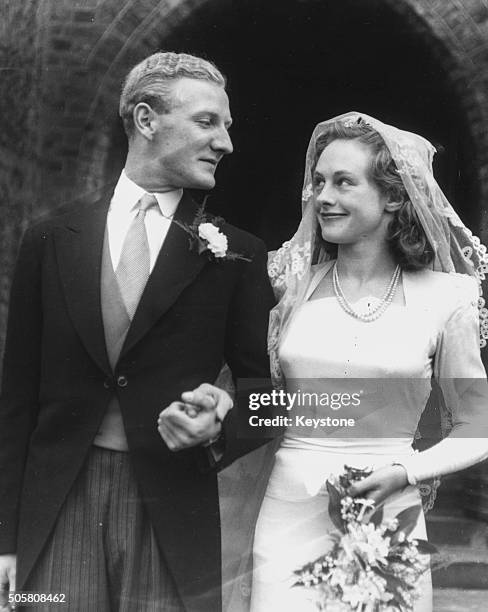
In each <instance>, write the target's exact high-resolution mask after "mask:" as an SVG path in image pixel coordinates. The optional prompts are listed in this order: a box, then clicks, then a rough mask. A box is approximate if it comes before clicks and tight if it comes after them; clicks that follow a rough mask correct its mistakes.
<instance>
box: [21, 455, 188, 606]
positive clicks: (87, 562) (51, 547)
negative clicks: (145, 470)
mask: <svg viewBox="0 0 488 612" xmlns="http://www.w3.org/2000/svg"><path fill="white" fill-rule="evenodd" d="M24 590H25V591H36V592H38V593H64V594H65V595H66V600H65V603H62V604H61V603H60V604H54V603H51V604H44V605H39V604H38V605H36V606H31V607H29V608H26V609H28V610H35V611H36V612H51V611H52V612H95V611H96V612H160V611H164V612H184V607H183V605H182V603H181V600H180V598H179V596H178V592H177V589H176V586H175V583H174V580H173V578H172V576H171V574H170V572H169V571H168V568H167V567H166V565H165V560H164V558H163V556H162V554H161V553H160V551H159V549H158V545H157V542H156V539H155V536H154V532H153V529H152V526H151V524H150V522H149V519H148V517H147V515H146V512H145V510H144V508H143V505H142V502H141V501H140V497H139V493H138V489H137V483H136V481H135V478H134V475H133V473H132V468H131V465H130V460H129V456H128V453H122V452H117V451H112V450H107V449H103V448H98V447H92V449H91V451H90V453H89V456H88V459H87V462H86V464H85V466H84V468H83V469H82V471H81V473H80V475H79V476H78V478H77V480H76V482H75V484H74V485H73V488H72V490H71V491H70V493H69V495H68V497H67V499H66V501H65V503H64V505H63V508H62V510H61V512H60V515H59V517H58V519H57V521H56V525H55V528H54V531H53V533H52V534H51V536H50V538H49V540H48V542H47V544H46V547H45V548H44V550H43V552H42V554H41V557H40V558H39V560H38V562H37V563H36V566H35V568H34V570H33V572H32V574H31V575H30V577H29V578H28V581H27V585H26V586H25V588H24Z"/></svg>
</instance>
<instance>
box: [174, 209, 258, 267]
mask: <svg viewBox="0 0 488 612" xmlns="http://www.w3.org/2000/svg"><path fill="white" fill-rule="evenodd" d="M174 222H175V223H176V224H177V225H179V226H180V227H181V228H182V229H183V230H184V231H185V232H186V233H187V234H188V235H189V241H190V249H196V250H197V251H198V254H199V255H205V254H206V255H208V256H209V257H210V258H211V259H214V260H215V261H226V260H230V261H235V260H237V259H241V260H243V261H251V260H250V259H249V258H248V257H244V255H241V254H240V253H234V252H233V251H229V241H228V239H227V236H226V235H225V234H224V232H223V231H222V230H221V229H220V227H219V226H222V225H223V224H224V223H225V221H224V219H222V217H212V216H211V215H208V214H207V213H206V212H205V202H204V203H203V204H202V206H201V207H200V208H199V209H198V211H197V214H196V215H195V218H194V219H193V221H192V223H191V224H190V225H188V224H187V223H182V222H181V221H176V220H174Z"/></svg>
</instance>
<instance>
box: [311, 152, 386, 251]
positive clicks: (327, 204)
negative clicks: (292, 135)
mask: <svg viewBox="0 0 488 612" xmlns="http://www.w3.org/2000/svg"><path fill="white" fill-rule="evenodd" d="M371 156H372V153H371V151H370V149H369V147H368V146H367V145H364V144H362V143H360V142H358V141H355V140H334V141H332V142H331V143H330V144H329V145H327V146H326V147H325V149H324V150H323V151H322V154H321V155H320V157H319V160H318V162H317V166H316V168H315V172H314V174H313V192H314V204H315V209H316V213H317V218H318V222H319V225H320V228H321V231H322V238H323V239H324V240H326V241H327V242H331V243H333V244H356V243H359V242H365V241H367V242H371V241H374V242H382V241H384V239H385V236H386V231H387V227H388V223H389V221H390V218H391V217H390V215H388V214H387V213H386V212H385V205H386V204H387V202H388V198H387V196H385V195H383V194H382V193H381V192H380V190H379V188H378V187H377V186H376V184H375V183H374V182H373V179H372V178H370V167H371Z"/></svg>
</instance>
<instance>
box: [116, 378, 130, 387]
mask: <svg viewBox="0 0 488 612" xmlns="http://www.w3.org/2000/svg"><path fill="white" fill-rule="evenodd" d="M128 382H129V381H128V380H127V378H126V377H125V376H118V377H117V384H118V385H119V387H127V384H128Z"/></svg>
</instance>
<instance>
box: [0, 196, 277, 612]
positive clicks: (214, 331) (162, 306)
mask: <svg viewBox="0 0 488 612" xmlns="http://www.w3.org/2000/svg"><path fill="white" fill-rule="evenodd" d="M110 196H111V194H110V193H109V194H106V195H105V197H104V198H102V200H101V201H100V202H98V203H97V204H96V205H92V206H89V207H82V208H81V209H79V210H77V211H75V212H70V213H67V214H64V215H61V216H58V217H55V218H53V219H49V220H47V221H44V222H41V223H40V224H37V225H36V226H34V227H33V228H31V229H30V230H28V232H27V233H26V236H25V238H24V241H23V244H22V247H21V251H20V255H19V260H18V264H17V269H16V273H15V277H14V282H13V287H12V293H11V305H10V315H9V323H8V334H7V344H6V351H5V359H4V375H3V376H4V377H3V390H2V395H1V405H0V469H1V482H0V552H4V553H7V552H14V551H17V555H18V559H19V566H18V582H17V585H18V586H17V588H18V589H20V588H22V584H23V583H24V582H25V580H26V577H27V576H28V574H29V572H30V571H31V569H32V567H33V565H34V563H35V562H36V559H37V557H38V555H39V554H40V552H41V550H42V548H43V545H44V544H45V542H46V540H47V538H48V536H49V533H50V532H51V530H52V528H53V525H54V523H55V520H56V517H57V515H58V513H59V510H60V508H61V506H62V504H63V501H64V500H65V498H66V495H67V493H68V491H69V489H70V487H71V486H72V484H73V482H74V480H75V478H76V476H77V474H78V473H79V471H80V469H81V468H82V466H83V462H84V461H85V458H86V456H87V453H88V451H89V449H90V447H91V444H92V441H93V439H94V436H95V434H96V433H97V430H98V428H99V425H100V423H101V420H102V418H103V416H104V413H105V410H106V407H107V404H108V401H109V399H110V397H111V395H112V394H113V393H116V394H117V396H118V398H119V402H120V406H121V411H122V415H123V418H124V424H125V429H126V434H127V439H128V443H129V448H130V457H131V460H132V463H133V466H134V470H135V474H136V477H137V480H138V484H139V488H140V494H141V497H142V499H143V501H144V504H145V507H146V509H147V511H148V514H149V517H150V519H151V521H152V524H153V526H154V529H155V532H156V536H157V539H158V542H159V544H160V547H161V550H162V551H163V554H164V555H165V557H166V559H167V561H168V564H169V567H170V569H171V571H172V572H173V575H174V578H175V580H176V583H177V585H178V588H179V590H180V594H181V596H182V598H183V601H184V603H185V605H186V606H187V608H188V609H189V610H199V611H200V610H205V611H206V610H212V612H214V611H217V610H219V609H220V585H219V581H220V530H219V507H218V495H217V476H216V471H215V470H206V471H202V470H201V469H199V466H200V465H201V462H202V459H203V457H204V451H203V449H201V448H194V449H189V450H184V451H181V452H178V453H172V452H170V451H169V450H168V448H167V447H166V445H165V444H164V442H163V441H162V439H161V437H160V435H159V433H158V431H157V428H156V421H157V416H158V414H159V412H160V411H161V410H162V409H163V407H165V406H167V405H169V404H170V403H171V402H172V401H174V400H175V399H178V398H179V395H180V394H181V392H182V391H184V390H188V389H192V388H194V387H196V386H197V385H199V384H200V383H202V382H213V381H214V380H215V378H216V377H217V375H218V373H219V370H220V368H221V365H222V361H223V359H224V358H225V359H226V361H227V362H228V364H229V365H230V367H231V370H232V372H233V375H234V376H235V377H264V376H267V375H268V357H267V351H266V330H267V324H268V313H269V310H270V308H271V307H272V305H273V299H274V298H273V296H272V291H271V288H270V285H269V281H268V277H267V274H266V249H265V246H264V243H263V242H262V241H260V240H258V239H257V238H255V237H253V236H252V235H250V234H248V233H246V232H243V231H241V230H238V229H236V228H234V227H232V226H230V225H224V227H223V231H224V232H225V233H226V234H227V236H228V240H229V248H230V249H231V250H232V251H234V252H238V253H243V254H245V255H247V256H248V257H250V258H251V262H245V261H220V262H216V261H211V260H209V258H208V257H207V256H206V255H204V254H203V255H199V254H198V253H197V252H196V251H193V250H190V248H189V240H188V234H187V233H186V232H184V231H183V230H182V229H181V227H179V226H178V225H177V224H175V223H173V224H172V226H171V228H170V230H169V232H168V235H167V237H166V240H165V243H164V245H163V247H162V249H161V252H160V254H159V257H158V259H157V262H156V264H155V267H154V270H153V272H152V274H151V276H150V279H149V281H148V284H147V286H146V288H145V291H144V294H143V296H142V298H141V302H140V304H139V308H138V310H137V312H136V314H135V316H134V319H133V321H132V324H131V327H130V330H129V332H128V335H127V338H126V341H125V344H124V347H123V349H122V352H121V355H120V358H119V361H118V363H117V366H116V368H115V371H114V372H112V371H111V368H110V366H109V363H108V358H107V353H106V349H105V343H104V333H103V325H102V317H101V308H100V266H101V254H102V243H103V237H104V228H105V222H106V215H107V209H108V205H109V201H110ZM196 209H197V206H196V204H195V203H194V202H193V200H192V199H191V198H190V197H189V196H188V195H187V194H185V195H184V196H183V198H182V201H181V202H180V205H179V207H178V211H177V216H176V218H177V219H179V220H180V221H183V222H187V223H189V222H191V221H192V220H193V218H194V215H195V212H196ZM121 377H122V378H121ZM123 381H125V383H126V384H124V382H123ZM121 385H123V386H121ZM226 421H227V419H226ZM230 421H231V419H229V423H227V424H226V450H225V456H224V461H225V462H229V461H232V459H234V458H235V457H237V456H238V455H239V454H242V453H243V452H245V450H249V449H250V448H252V447H253V446H257V445H258V444H259V443H260V441H257V440H255V441H252V440H246V441H243V440H240V441H239V440H238V439H237V436H236V432H235V431H234V430H233V427H232V424H231V422H230Z"/></svg>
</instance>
